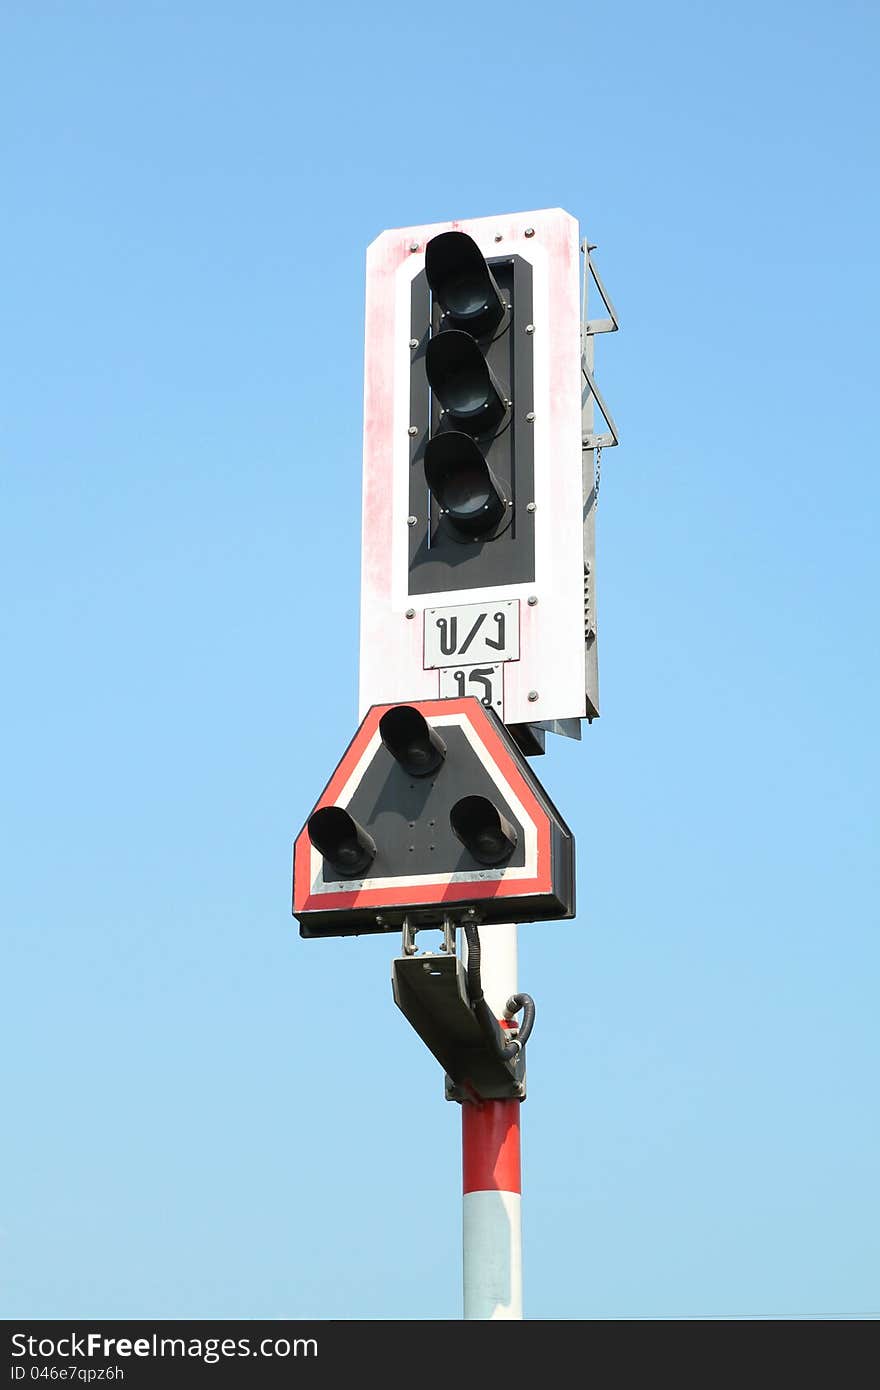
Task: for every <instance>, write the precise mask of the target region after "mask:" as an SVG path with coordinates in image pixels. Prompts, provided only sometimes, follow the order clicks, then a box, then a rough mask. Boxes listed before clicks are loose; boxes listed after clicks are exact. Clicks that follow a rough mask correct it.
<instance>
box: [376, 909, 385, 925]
mask: <svg viewBox="0 0 880 1390" xmlns="http://www.w3.org/2000/svg"><path fill="white" fill-rule="evenodd" d="M384 925H385V918H384V917H383V916H382V914H381V912H377V913H376V926H377V927H384Z"/></svg>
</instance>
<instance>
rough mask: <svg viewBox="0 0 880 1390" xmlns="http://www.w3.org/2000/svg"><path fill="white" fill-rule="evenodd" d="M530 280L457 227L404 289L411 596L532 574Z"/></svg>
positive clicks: (519, 265) (515, 263) (428, 249)
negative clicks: (408, 352) (406, 304)
mask: <svg viewBox="0 0 880 1390" xmlns="http://www.w3.org/2000/svg"><path fill="white" fill-rule="evenodd" d="M532 274H533V268H532V265H531V264H530V262H529V261H527V260H526V259H525V258H523V257H521V256H518V255H510V254H508V255H505V256H499V257H497V258H495V257H490V258H488V259H487V258H486V257H485V256H484V255H483V253H482V251H481V250H480V248H479V247H478V246H477V244H476V242H475V241H474V240H473V238H472V237H470V236H468V235H467V234H466V233H465V232H459V231H447V232H440V233H438V234H437V235H436V236H434V237H431V238H430V239H429V240H428V241H427V242H426V245H425V267H424V270H423V271H422V272H421V273H420V274H418V275H416V276H415V278H414V279H413V281H412V285H411V292H410V320H411V322H410V329H411V333H410V346H411V358H410V419H411V424H410V440H411V446H410V479H409V492H410V495H409V505H410V515H411V516H412V517H413V518H414V521H413V522H412V525H411V530H410V534H409V565H408V572H409V583H408V590H409V593H410V594H411V595H412V596H414V597H417V596H419V595H422V594H436V595H442V594H448V595H450V598H451V596H452V595H453V594H454V593H455V592H456V591H457V590H461V589H471V590H480V589H485V588H489V587H496V586H498V585H508V584H527V583H531V582H532V581H533V580H534V578H535V517H534V511H535V508H534V502H533V499H534V492H535V466H534V437H533V436H534V428H533V421H534V379H533V378H534V352H533V332H534V325H533V323H532ZM530 503H532V506H531V507H530V506H529V504H530Z"/></svg>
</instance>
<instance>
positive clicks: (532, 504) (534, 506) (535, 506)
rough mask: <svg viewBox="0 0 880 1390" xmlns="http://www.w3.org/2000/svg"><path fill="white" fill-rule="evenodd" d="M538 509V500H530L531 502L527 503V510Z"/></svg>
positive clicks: (533, 510)
mask: <svg viewBox="0 0 880 1390" xmlns="http://www.w3.org/2000/svg"><path fill="white" fill-rule="evenodd" d="M537 510H538V504H537V502H529V503H527V505H526V511H527V512H536V511H537Z"/></svg>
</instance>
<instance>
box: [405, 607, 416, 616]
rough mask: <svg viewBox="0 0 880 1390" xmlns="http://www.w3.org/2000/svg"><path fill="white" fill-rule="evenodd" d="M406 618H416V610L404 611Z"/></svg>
mask: <svg viewBox="0 0 880 1390" xmlns="http://www.w3.org/2000/svg"><path fill="white" fill-rule="evenodd" d="M406 616H407V617H408V618H414V617H415V616H416V610H415V609H414V608H408V609H407V610H406Z"/></svg>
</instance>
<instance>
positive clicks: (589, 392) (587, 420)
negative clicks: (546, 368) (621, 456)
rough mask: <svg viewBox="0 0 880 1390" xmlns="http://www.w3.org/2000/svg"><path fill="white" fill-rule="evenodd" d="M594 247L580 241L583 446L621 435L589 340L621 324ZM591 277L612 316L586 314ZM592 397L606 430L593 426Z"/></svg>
mask: <svg viewBox="0 0 880 1390" xmlns="http://www.w3.org/2000/svg"><path fill="white" fill-rule="evenodd" d="M595 249H596V248H595V246H593V245H591V244H590V243H589V242H588V241H586V239H585V240H584V241H582V242H581V251H582V252H583V254H584V290H583V301H582V306H581V372H582V374H583V378H584V382H585V383H586V385H585V386H584V387H583V389H582V392H581V406H582V408H583V412H584V423H583V436H582V441H581V444H582V448H584V449H612V448H614V446H615V445H616V444H619V443H620V436H619V434H618V430H617V425H616V424H615V423H614V417H613V415H612V414H611V411H610V410H609V409H608V406H607V404H606V402H605V398H604V396H603V395H602V392H601V391H600V390H599V388H598V386H597V385H596V378H595V377H594V375H593V350H592V343H589V346H588V340H589V339H590V338H592V337H594V336H595V335H596V334H597V333H616V332H617V331H618V328H619V327H620V324H619V321H618V317H617V310H616V309H615V307H614V305H613V304H612V302H611V299H610V296H609V294H608V291H607V290H606V289H605V286H604V285H603V283H602V281H601V279H600V277H599V272H598V271H597V269H596V267H595V265H594V264H593V260H592V257H591V255H590V252H591V251H595ZM590 279H592V280H593V283H594V284H595V286H596V289H597V290H598V291H599V294H600V295H601V298H602V303H603V304H604V305H605V308H606V309H607V310H608V314H609V317H608V318H607V319H588V318H587V289H588V285H589V281H590ZM591 398H592V399H593V400H595V402H596V404H597V406H598V407H599V409H600V411H601V412H602V418H603V419H604V421H605V423H606V425H607V426H608V430H607V431H606V432H605V433H603V434H596V433H595V432H594V430H593V419H592V411H588V409H587V408H588V406H589V403H590V400H591Z"/></svg>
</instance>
